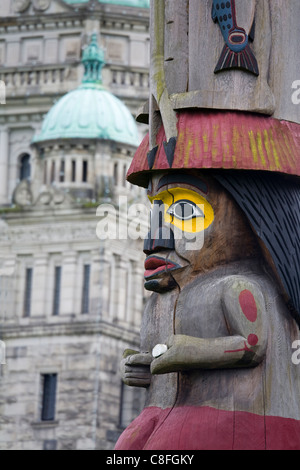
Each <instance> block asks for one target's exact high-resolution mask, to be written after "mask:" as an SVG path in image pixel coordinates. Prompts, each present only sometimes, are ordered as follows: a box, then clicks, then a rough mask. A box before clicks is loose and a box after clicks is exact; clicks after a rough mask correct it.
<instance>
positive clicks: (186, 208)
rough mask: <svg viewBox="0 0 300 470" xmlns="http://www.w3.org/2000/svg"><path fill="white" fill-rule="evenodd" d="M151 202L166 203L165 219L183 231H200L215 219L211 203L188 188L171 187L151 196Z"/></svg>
mask: <svg viewBox="0 0 300 470" xmlns="http://www.w3.org/2000/svg"><path fill="white" fill-rule="evenodd" d="M149 199H150V201H151V203H153V202H154V201H161V202H162V203H163V205H164V221H165V223H168V224H172V225H174V226H175V227H177V228H179V229H180V230H182V231H183V232H188V233H198V232H202V231H203V230H205V229H207V228H208V227H209V226H210V225H211V223H212V222H213V220H214V211H213V208H212V206H211V205H210V203H209V202H208V201H207V200H206V199H205V198H204V197H202V196H201V195H200V194H199V193H196V192H195V191H192V190H189V189H186V188H171V189H169V190H168V191H162V192H161V193H159V194H157V195H156V196H154V197H151V198H149Z"/></svg>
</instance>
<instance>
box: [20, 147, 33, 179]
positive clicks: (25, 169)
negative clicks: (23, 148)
mask: <svg viewBox="0 0 300 470" xmlns="http://www.w3.org/2000/svg"><path fill="white" fill-rule="evenodd" d="M30 173H31V168H30V155H29V154H28V153H25V154H24V155H23V156H22V157H21V158H20V181H23V180H29V179H30Z"/></svg>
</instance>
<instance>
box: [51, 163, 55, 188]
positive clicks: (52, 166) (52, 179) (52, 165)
mask: <svg viewBox="0 0 300 470" xmlns="http://www.w3.org/2000/svg"><path fill="white" fill-rule="evenodd" d="M54 181H55V162H54V161H52V162H51V176H50V183H53V182H54Z"/></svg>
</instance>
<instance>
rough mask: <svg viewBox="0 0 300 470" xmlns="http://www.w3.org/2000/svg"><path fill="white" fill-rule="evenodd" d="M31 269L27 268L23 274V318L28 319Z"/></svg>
mask: <svg viewBox="0 0 300 470" xmlns="http://www.w3.org/2000/svg"><path fill="white" fill-rule="evenodd" d="M32 274H33V269H32V268H27V269H26V272H25V292H24V311H23V315H24V317H30V311H31V293H32Z"/></svg>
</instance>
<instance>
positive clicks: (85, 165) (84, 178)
mask: <svg viewBox="0 0 300 470" xmlns="http://www.w3.org/2000/svg"><path fill="white" fill-rule="evenodd" d="M87 179H88V162H87V160H83V162H82V182H83V183H86V182H87Z"/></svg>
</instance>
